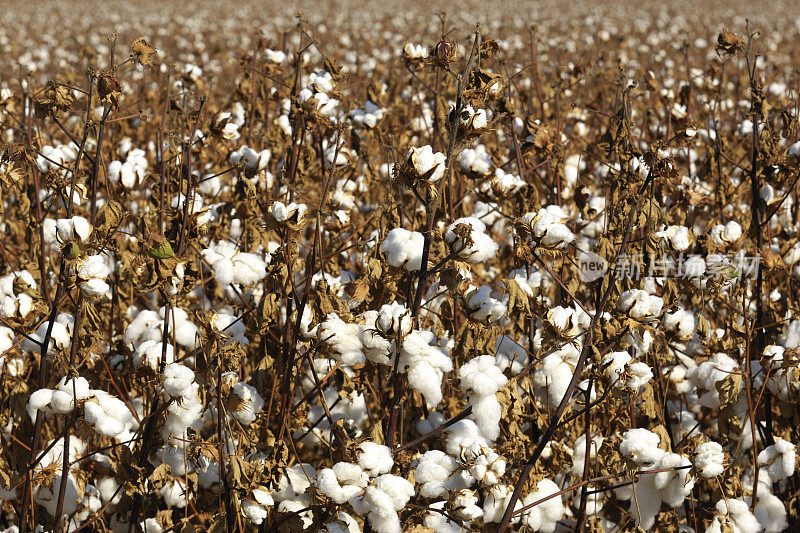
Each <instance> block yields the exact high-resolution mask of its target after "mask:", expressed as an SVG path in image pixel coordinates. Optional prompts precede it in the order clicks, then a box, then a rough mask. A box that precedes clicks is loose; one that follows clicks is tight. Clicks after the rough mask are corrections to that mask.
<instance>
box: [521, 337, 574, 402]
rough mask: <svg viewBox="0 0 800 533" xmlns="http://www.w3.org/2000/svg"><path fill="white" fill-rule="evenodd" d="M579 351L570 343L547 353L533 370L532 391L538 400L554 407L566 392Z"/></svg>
mask: <svg viewBox="0 0 800 533" xmlns="http://www.w3.org/2000/svg"><path fill="white" fill-rule="evenodd" d="M579 355H580V352H579V350H578V348H577V347H576V346H575V345H574V344H572V343H567V344H564V345H563V346H562V347H561V348H559V349H558V350H556V351H554V352H552V353H550V354H548V355H546V356H545V358H544V359H543V360H542V364H541V366H539V367H537V368H536V369H535V370H534V372H533V386H534V393H535V394H536V397H537V399H539V401H541V402H543V403H545V404H547V405H549V406H550V408H555V407H556V406H558V404H559V403H561V399H562V398H563V397H564V394H566V392H567V387H568V386H569V382H570V380H571V379H572V374H573V372H574V371H575V366H576V365H577V363H578V356H579Z"/></svg>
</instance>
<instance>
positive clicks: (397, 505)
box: [375, 474, 414, 511]
mask: <svg viewBox="0 0 800 533" xmlns="http://www.w3.org/2000/svg"><path fill="white" fill-rule="evenodd" d="M375 488H377V489H378V490H380V491H382V492H383V493H384V494H387V495H388V496H389V498H390V500H391V502H392V506H393V508H394V510H395V511H401V510H402V509H403V508H404V507H405V506H406V504H407V503H408V500H410V499H411V497H412V496H414V485H413V484H412V483H410V482H409V481H408V480H406V479H404V478H402V477H399V476H393V475H392V474H383V475H381V476H378V477H377V478H375Z"/></svg>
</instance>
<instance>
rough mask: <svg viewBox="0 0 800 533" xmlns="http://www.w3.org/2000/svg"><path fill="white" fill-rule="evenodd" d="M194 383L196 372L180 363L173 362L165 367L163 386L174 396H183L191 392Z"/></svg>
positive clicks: (165, 391)
mask: <svg viewBox="0 0 800 533" xmlns="http://www.w3.org/2000/svg"><path fill="white" fill-rule="evenodd" d="M193 383H194V372H193V371H192V369H190V368H187V367H185V366H183V365H181V364H180V363H172V364H169V365H167V366H166V367H165V368H164V379H163V381H162V382H161V388H162V389H163V390H164V393H166V394H167V395H168V396H170V397H172V398H181V397H183V396H184V395H186V394H187V393H189V392H190V390H191V386H192V384H193Z"/></svg>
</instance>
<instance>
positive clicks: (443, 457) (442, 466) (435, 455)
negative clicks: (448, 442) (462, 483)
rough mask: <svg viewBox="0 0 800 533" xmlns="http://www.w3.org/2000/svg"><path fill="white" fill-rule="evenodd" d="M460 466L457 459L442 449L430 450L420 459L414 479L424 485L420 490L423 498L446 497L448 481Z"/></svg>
mask: <svg viewBox="0 0 800 533" xmlns="http://www.w3.org/2000/svg"><path fill="white" fill-rule="evenodd" d="M457 468H458V463H457V462H456V460H455V459H453V458H452V457H450V456H449V455H447V454H446V453H444V452H442V451H441V450H430V451H427V452H425V453H424V454H423V455H422V457H420V458H419V459H418V462H417V467H416V469H415V470H414V480H415V481H416V482H417V483H418V484H420V485H422V486H421V487H420V490H419V494H420V496H422V497H423V498H436V497H446V496H447V491H448V488H449V487H448V486H447V481H448V478H450V475H451V474H452V473H453V472H455V470H456V469H457Z"/></svg>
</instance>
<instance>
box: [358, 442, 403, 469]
mask: <svg viewBox="0 0 800 533" xmlns="http://www.w3.org/2000/svg"><path fill="white" fill-rule="evenodd" d="M358 466H360V467H361V468H362V469H363V470H364V471H365V472H366V473H367V474H369V476H370V477H376V476H378V475H380V474H388V473H389V471H390V470H391V469H392V466H394V458H393V457H392V451H391V450H390V449H389V448H388V447H387V446H384V445H382V444H377V443H375V442H371V441H364V442H362V443H361V444H360V445H359V446H358Z"/></svg>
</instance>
